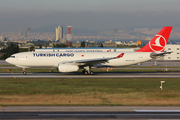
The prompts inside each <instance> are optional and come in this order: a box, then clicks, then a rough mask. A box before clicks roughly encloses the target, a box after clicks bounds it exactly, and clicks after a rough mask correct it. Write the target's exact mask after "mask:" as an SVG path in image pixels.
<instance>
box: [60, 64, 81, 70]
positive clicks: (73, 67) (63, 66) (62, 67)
mask: <svg viewBox="0 0 180 120" xmlns="http://www.w3.org/2000/svg"><path fill="white" fill-rule="evenodd" d="M58 70H59V72H74V71H78V70H79V67H78V66H77V65H71V64H59V65H58Z"/></svg>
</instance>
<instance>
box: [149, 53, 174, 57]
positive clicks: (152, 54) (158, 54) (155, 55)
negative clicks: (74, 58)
mask: <svg viewBox="0 0 180 120" xmlns="http://www.w3.org/2000/svg"><path fill="white" fill-rule="evenodd" d="M171 53H172V52H161V53H155V52H154V53H151V55H150V56H151V58H156V57H159V56H164V55H166V54H171Z"/></svg>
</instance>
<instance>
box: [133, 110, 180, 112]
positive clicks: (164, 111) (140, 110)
mask: <svg viewBox="0 0 180 120" xmlns="http://www.w3.org/2000/svg"><path fill="white" fill-rule="evenodd" d="M134 111H135V112H180V110H134Z"/></svg>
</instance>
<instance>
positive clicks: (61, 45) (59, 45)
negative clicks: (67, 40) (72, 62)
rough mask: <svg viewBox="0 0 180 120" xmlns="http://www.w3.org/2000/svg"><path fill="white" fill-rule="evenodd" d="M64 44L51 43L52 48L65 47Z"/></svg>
mask: <svg viewBox="0 0 180 120" xmlns="http://www.w3.org/2000/svg"><path fill="white" fill-rule="evenodd" d="M65 47H66V45H65V44H56V45H53V48H65Z"/></svg>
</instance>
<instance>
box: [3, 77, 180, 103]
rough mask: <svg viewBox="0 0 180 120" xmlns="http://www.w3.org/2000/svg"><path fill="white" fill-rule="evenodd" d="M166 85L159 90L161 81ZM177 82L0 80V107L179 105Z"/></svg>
mask: <svg viewBox="0 0 180 120" xmlns="http://www.w3.org/2000/svg"><path fill="white" fill-rule="evenodd" d="M162 80H163V81H165V83H164V84H163V90H160V88H159V87H160V81H162ZM179 85H180V79H178V78H171V79H169V78H167V79H166V78H146V79H145V78H113V79H110V78H107V79H105V78H104V79H102V78H100V79H91V78H89V79H88V78H83V79H70V78H69V79H67V78H63V79H61V78H59V79H30V78H26V79H23V78H21V79H20V78H18V79H17V78H14V79H9V78H3V79H0V105H85V106H86V105H99V106H101V105H118V106H119V105H142V106H143V105H158V106H159V105H161V106H167V105H175V106H177V105H180V89H179Z"/></svg>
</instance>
